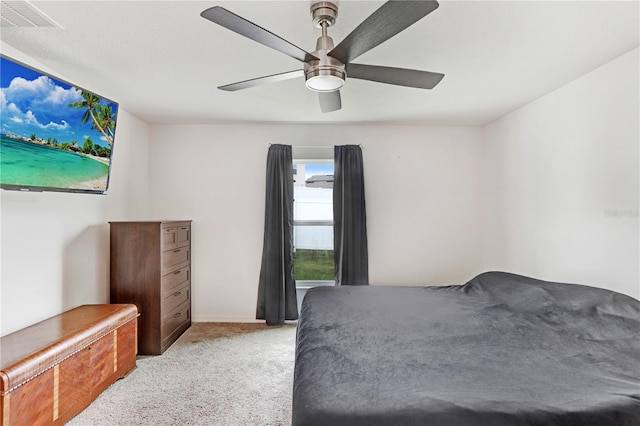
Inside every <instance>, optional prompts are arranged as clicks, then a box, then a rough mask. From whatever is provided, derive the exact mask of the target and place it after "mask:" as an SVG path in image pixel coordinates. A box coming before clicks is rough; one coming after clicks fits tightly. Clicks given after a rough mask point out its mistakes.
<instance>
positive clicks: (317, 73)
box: [305, 67, 345, 92]
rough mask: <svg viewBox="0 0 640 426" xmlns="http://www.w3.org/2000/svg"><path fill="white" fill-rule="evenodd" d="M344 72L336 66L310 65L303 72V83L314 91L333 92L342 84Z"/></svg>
mask: <svg viewBox="0 0 640 426" xmlns="http://www.w3.org/2000/svg"><path fill="white" fill-rule="evenodd" d="M344 78H345V73H344V71H343V70H342V69H340V68H337V67H312V68H309V70H307V71H306V72H305V79H306V81H305V85H306V86H307V87H308V88H309V89H311V90H313V91H314V92H335V91H336V90H340V88H341V87H342V86H343V85H344Z"/></svg>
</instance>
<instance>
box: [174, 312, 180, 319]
mask: <svg viewBox="0 0 640 426" xmlns="http://www.w3.org/2000/svg"><path fill="white" fill-rule="evenodd" d="M180 315H182V312H178V313H177V314H175V315H174V316H173V317H174V318H178V317H179V316H180Z"/></svg>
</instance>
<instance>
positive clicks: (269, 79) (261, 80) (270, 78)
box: [218, 70, 304, 92]
mask: <svg viewBox="0 0 640 426" xmlns="http://www.w3.org/2000/svg"><path fill="white" fill-rule="evenodd" d="M296 77H304V70H295V71H287V72H283V73H280V74H272V75H267V76H264V77H258V78H252V79H251V80H245V81H240V82H238V83H231V84H227V85H225V86H220V87H218V89H220V90H226V91H229V92H235V91H236V90H242V89H248V88H250V87H255V86H260V85H262V84H268V83H277V82H278V81H284V80H290V79H292V78H296Z"/></svg>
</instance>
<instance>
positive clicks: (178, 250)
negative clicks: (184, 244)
mask: <svg viewBox="0 0 640 426" xmlns="http://www.w3.org/2000/svg"><path fill="white" fill-rule="evenodd" d="M180 251H181V250H180V249H177V250H174V251H173V252H174V253H180Z"/></svg>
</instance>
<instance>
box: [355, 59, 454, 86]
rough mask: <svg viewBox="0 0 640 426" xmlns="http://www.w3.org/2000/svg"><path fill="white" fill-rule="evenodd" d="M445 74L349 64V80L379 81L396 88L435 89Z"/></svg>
mask: <svg viewBox="0 0 640 426" xmlns="http://www.w3.org/2000/svg"><path fill="white" fill-rule="evenodd" d="M443 77H444V74H440V73H437V72H429V71H419V70H410V69H406V68H393V67H380V66H377V65H362V64H347V78H358V79H360V80H370V81H377V82H378V83H387V84H395V85H396V86H407V87H417V88H419V89H433V88H434V87H435V86H436V84H438V83H440V80H442V78H443Z"/></svg>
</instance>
